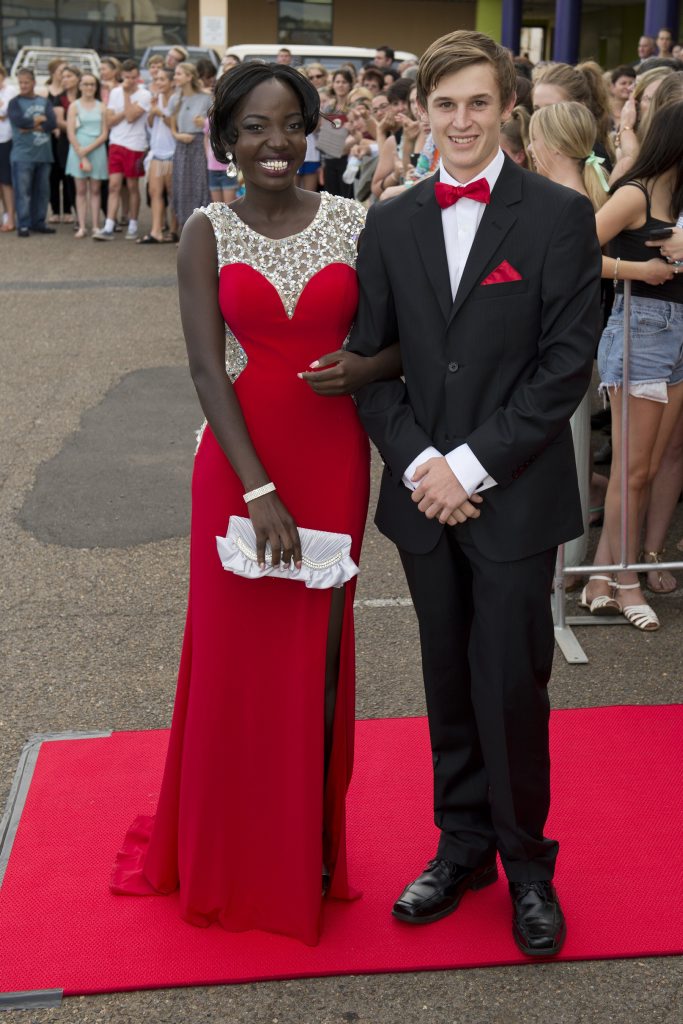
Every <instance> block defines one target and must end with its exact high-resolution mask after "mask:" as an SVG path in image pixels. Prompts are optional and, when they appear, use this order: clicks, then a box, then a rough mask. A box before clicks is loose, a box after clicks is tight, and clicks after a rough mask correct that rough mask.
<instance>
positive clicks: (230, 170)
mask: <svg viewBox="0 0 683 1024" xmlns="http://www.w3.org/2000/svg"><path fill="white" fill-rule="evenodd" d="M225 159H226V160H227V161H228V166H227V167H226V168H225V173H226V175H227V176H228V178H235V177H237V167H236V165H235V161H234V159H233V156H232V153H231V152H230V150H229V149H228V150H226V152H225Z"/></svg>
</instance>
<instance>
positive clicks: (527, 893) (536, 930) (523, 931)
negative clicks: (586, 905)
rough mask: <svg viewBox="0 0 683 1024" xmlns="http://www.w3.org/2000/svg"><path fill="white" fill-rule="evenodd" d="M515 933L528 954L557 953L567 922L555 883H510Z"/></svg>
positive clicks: (521, 946)
mask: <svg viewBox="0 0 683 1024" xmlns="http://www.w3.org/2000/svg"><path fill="white" fill-rule="evenodd" d="M510 896H511V897H512V910H513V916H512V934H513V936H514V939H515V942H516V943H517V945H518V946H519V948H520V949H521V951H522V953H526V954H527V956H555V954H556V953H559V952H560V950H561V949H562V945H563V943H564V940H565V938H566V935H567V925H566V923H565V920H564V914H563V913H562V907H561V906H560V901H559V900H558V898H557V893H556V892H555V887H554V885H553V884H552V882H510Z"/></svg>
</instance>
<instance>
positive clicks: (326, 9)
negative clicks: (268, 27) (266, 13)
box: [278, 0, 332, 46]
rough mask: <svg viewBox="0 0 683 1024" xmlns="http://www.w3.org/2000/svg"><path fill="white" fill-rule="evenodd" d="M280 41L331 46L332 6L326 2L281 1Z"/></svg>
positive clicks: (321, 0)
mask: <svg viewBox="0 0 683 1024" xmlns="http://www.w3.org/2000/svg"><path fill="white" fill-rule="evenodd" d="M278 41H279V42H281V43H319V44H320V45H323V46H329V45H331V43H332V4H331V3H329V2H326V0H302V2H299V3H297V2H294V0H280V3H279V5H278Z"/></svg>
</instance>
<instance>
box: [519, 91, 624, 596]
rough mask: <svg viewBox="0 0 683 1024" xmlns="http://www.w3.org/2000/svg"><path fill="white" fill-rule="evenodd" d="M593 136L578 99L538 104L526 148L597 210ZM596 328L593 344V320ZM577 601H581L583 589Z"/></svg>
mask: <svg viewBox="0 0 683 1024" xmlns="http://www.w3.org/2000/svg"><path fill="white" fill-rule="evenodd" d="M596 135H597V127H596V124H595V118H594V117H593V115H592V114H591V112H590V111H589V110H588V109H587V108H586V107H585V106H584V105H583V104H582V103H574V102H570V103H556V104H554V105H553V106H549V107H541V109H540V110H536V111H535V112H534V114H533V115H532V117H531V121H530V123H529V139H530V141H529V153H530V155H531V157H532V159H533V163H534V165H535V168H536V170H537V171H538V173H539V174H542V175H543V177H544V178H549V179H550V180H551V181H554V182H556V183H557V184H558V185H564V186H566V187H567V188H572V189H574V191H575V192H579V193H581V194H582V195H584V196H586V197H587V198H588V199H590V201H591V204H592V206H593V209H594V210H595V211H596V213H597V211H598V210H599V209H600V207H602V206H604V204H605V202H606V201H607V197H608V190H609V184H608V182H607V176H606V174H605V172H604V170H603V167H602V165H603V163H604V160H603V158H602V157H599V156H596V154H595V151H594V149H593V147H594V146H595V140H596ZM595 332H596V334H595V342H596V345H597V342H598V333H599V324H598V323H597V322H596V324H595ZM590 404H591V403H590V395H589V394H588V393H586V395H585V396H584V398H583V400H582V402H581V404H580V405H579V407H578V409H577V410H576V412H575V413H574V415H573V416H572V418H571V421H570V425H571V430H572V439H573V442H574V453H575V456H576V468H577V472H578V475H579V492H580V494H581V507H582V510H583V525H584V531H583V535H582V536H581V537H580V538H578V539H577V540H573V541H571V542H570V543H569V544H567V545H565V557H566V559H567V561H568V563H569V564H570V565H577V564H579V563H581V562H583V560H584V558H585V557H586V553H587V538H588V512H589V508H590V506H591V505H594V504H595V503H596V502H597V501H598V500H599V499H598V498H597V497H596V498H593V500H591V485H592V486H593V487H594V488H595V489H596V491H595V493H596V494H598V493H600V492H599V491H598V490H597V488H598V485H599V480H598V479H597V478H596V477H592V476H591V471H590V464H591V459H590V439H591V422H590V415H591V410H590ZM569 582H570V581H569V580H567V583H569ZM582 600H583V601H585V591H584V596H583V597H582Z"/></svg>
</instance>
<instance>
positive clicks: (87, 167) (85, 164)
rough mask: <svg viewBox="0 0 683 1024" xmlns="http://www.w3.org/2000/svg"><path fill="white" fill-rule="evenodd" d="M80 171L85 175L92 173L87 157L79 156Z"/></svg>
mask: <svg viewBox="0 0 683 1024" xmlns="http://www.w3.org/2000/svg"><path fill="white" fill-rule="evenodd" d="M81 170H82V171H85V172H86V173H89V172H90V171H92V164H91V163H90V161H89V160H88V158H87V156H81Z"/></svg>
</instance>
